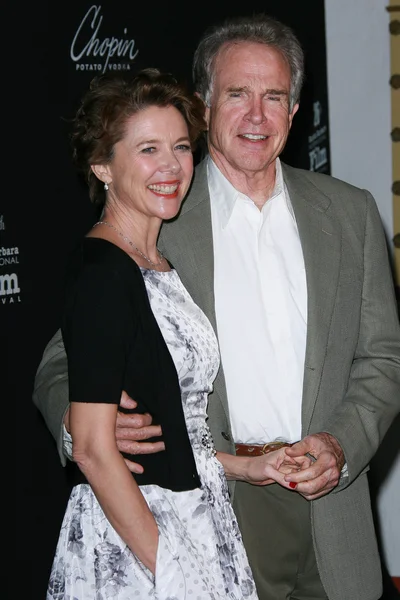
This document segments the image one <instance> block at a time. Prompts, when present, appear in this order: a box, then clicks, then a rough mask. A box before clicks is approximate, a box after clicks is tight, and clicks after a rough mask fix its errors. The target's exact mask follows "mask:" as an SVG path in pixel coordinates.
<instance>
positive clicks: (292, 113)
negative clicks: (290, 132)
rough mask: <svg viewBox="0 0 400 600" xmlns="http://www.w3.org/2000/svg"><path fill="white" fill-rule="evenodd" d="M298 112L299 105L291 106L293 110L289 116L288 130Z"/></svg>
mask: <svg viewBox="0 0 400 600" xmlns="http://www.w3.org/2000/svg"><path fill="white" fill-rule="evenodd" d="M298 110H299V104H298V103H297V104H295V105H294V106H293V110H292V112H291V113H290V114H289V128H290V127H291V126H292V121H293V117H294V115H295V114H296V113H297V111H298Z"/></svg>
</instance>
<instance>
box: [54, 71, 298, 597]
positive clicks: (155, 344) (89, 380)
mask: <svg viewBox="0 0 400 600" xmlns="http://www.w3.org/2000/svg"><path fill="white" fill-rule="evenodd" d="M203 130H205V124H204V121H203V107H202V103H201V102H200V101H199V100H198V99H196V98H193V97H192V96H190V95H189V94H187V93H186V91H185V90H184V88H183V87H182V86H181V85H179V84H178V83H177V82H176V81H175V79H173V78H172V77H171V76H170V75H167V74H162V73H160V72H159V71H157V70H155V69H147V70H144V71H142V72H140V73H138V74H137V75H136V76H135V77H133V78H132V77H127V76H124V77H122V76H121V75H117V76H115V75H113V76H102V77H99V78H95V79H94V80H93V81H92V83H91V86H90V89H89V90H88V92H87V93H86V94H85V95H84V97H83V100H82V103H81V106H80V108H79V110H78V112H77V114H76V117H75V119H74V130H73V135H72V142H73V152H74V158H75V162H76V164H77V167H78V169H79V170H80V171H81V172H83V173H84V174H85V176H86V180H87V182H88V185H89V194H90V198H91V199H92V200H93V201H99V200H100V201H103V203H104V206H103V212H102V216H101V219H100V221H98V222H97V223H95V225H94V226H93V228H92V229H91V231H89V233H88V234H87V236H86V237H85V239H84V240H83V242H82V244H81V246H80V247H79V248H78V250H77V251H76V252H75V253H74V255H73V256H72V258H71V262H70V266H69V270H68V283H67V292H66V301H65V310H64V316H63V322H62V333H63V338H64V343H65V347H66V352H67V356H68V376H69V393H70V403H71V409H70V429H71V434H72V438H73V441H74V443H73V459H74V466H75V473H74V477H75V479H74V487H73V489H72V492H71V496H70V498H69V501H68V505H67V508H66V512H65V516H64V520H63V524H62V528H61V532H60V537H59V541H58V545H57V550H56V554H55V558H54V562H53V567H52V571H51V576H50V581H49V586H48V593H47V599H48V600H50V599H53V600H60V599H61V598H68V599H70V598H74V600H90V599H96V600H100V599H101V600H106V599H109V598H118V599H119V600H123V599H128V598H129V599H130V600H132V599H134V598H160V599H161V598H162V599H163V600H166V599H168V598H171V599H172V598H175V599H181V598H182V599H183V598H188V597H192V598H196V599H202V600H209V599H219V598H221V599H222V598H224V599H225V598H231V599H234V600H239V599H242V598H250V599H256V598H257V595H256V590H255V585H254V581H253V578H252V575H251V571H250V568H249V565H248V562H247V557H246V553H245V550H244V547H243V544H242V540H241V536H240V533H239V530H238V527H237V522H236V519H235V516H234V513H233V510H232V508H231V504H230V501H229V497H228V492H227V484H226V476H225V471H224V467H225V469H226V471H227V473H228V474H229V477H231V478H239V479H244V480H247V481H250V482H252V483H254V484H257V485H262V484H265V483H267V482H269V481H270V479H271V478H273V479H274V480H276V481H277V482H278V483H280V484H281V485H284V486H285V487H289V484H288V483H286V482H285V481H284V479H283V477H284V472H287V471H288V470H291V469H297V468H299V467H300V466H301V463H300V462H299V463H295V462H294V461H293V460H291V461H288V459H286V456H285V451H284V449H281V450H278V451H275V452H273V453H271V454H268V455H265V456H261V457H257V458H247V457H233V456H229V455H224V454H223V453H216V452H215V450H214V447H213V443H212V440H211V436H210V434H209V430H208V428H207V425H206V407H207V396H208V393H209V392H210V391H211V389H212V382H213V380H214V378H215V376H216V373H217V370H218V367H219V354H218V345H217V340H216V337H215V334H214V332H213V329H212V327H211V325H210V323H209V322H208V320H207V318H206V317H205V315H204V314H203V313H202V311H201V310H200V309H199V308H198V307H197V306H196V305H195V304H194V302H193V301H192V299H191V298H190V296H189V294H188V292H187V291H186V289H185V288H184V286H183V284H182V282H181V281H180V279H179V276H178V274H177V273H176V271H175V270H174V269H173V267H172V266H171V265H170V263H169V262H168V260H167V259H166V258H165V257H164V256H163V255H162V254H161V253H160V251H159V250H158V249H157V245H156V242H157V237H158V234H159V230H160V226H161V224H162V222H163V220H164V219H171V218H173V217H175V216H176V215H177V214H178V212H179V209H180V206H181V202H182V200H183V198H184V196H185V194H186V192H187V190H188V188H189V185H190V181H191V178H192V174H193V156H192V150H193V147H194V143H195V142H196V140H197V139H198V137H199V135H200V134H201V132H202V131H203ZM104 195H105V198H104ZM122 390H125V391H126V392H127V393H128V394H129V395H130V396H131V397H132V398H135V400H136V401H137V403H138V406H137V409H136V410H137V411H139V412H150V413H151V414H152V416H153V421H154V422H155V423H159V424H161V425H162V431H163V441H164V443H165V452H159V453H157V454H152V455H142V456H140V457H136V458H135V460H136V461H138V460H141V464H142V466H143V467H144V470H143V473H142V474H137V475H132V473H131V472H130V471H129V470H128V467H127V466H126V464H125V461H124V456H123V455H122V454H121V453H120V452H119V451H118V449H117V446H116V441H115V422H116V416H117V409H118V404H119V400H120V397H121V392H122ZM125 458H128V456H127V455H125ZM130 458H132V457H130ZM304 460H305V461H307V460H308V459H304ZM289 462H291V464H290V465H289V464H288V463H289ZM278 469H280V471H279V470H278Z"/></svg>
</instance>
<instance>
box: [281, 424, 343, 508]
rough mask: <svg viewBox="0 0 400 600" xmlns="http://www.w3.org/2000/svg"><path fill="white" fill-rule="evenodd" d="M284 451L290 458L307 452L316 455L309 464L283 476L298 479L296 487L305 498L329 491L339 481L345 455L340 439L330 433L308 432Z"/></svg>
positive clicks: (315, 496) (313, 498) (310, 498)
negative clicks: (310, 433)
mask: <svg viewBox="0 0 400 600" xmlns="http://www.w3.org/2000/svg"><path fill="white" fill-rule="evenodd" d="M285 452H286V454H287V456H289V457H291V458H296V457H300V456H302V455H306V454H307V453H308V454H310V455H311V456H313V457H315V459H316V460H315V462H314V463H313V464H312V465H311V466H310V467H308V468H306V469H302V470H301V471H298V472H297V473H291V474H289V475H286V476H285V480H286V481H292V482H294V483H297V486H296V491H297V492H299V494H301V495H302V496H304V498H306V499H307V500H315V499H316V498H320V497H321V496H324V495H325V494H328V493H329V492H331V491H332V490H333V489H334V488H335V487H336V486H337V484H338V483H339V479H340V473H341V470H342V468H343V465H344V463H345V458H344V454H343V450H342V448H341V447H340V444H339V442H338V441H337V439H336V438H334V437H333V436H332V435H330V434H329V433H314V434H312V435H308V436H307V437H305V438H304V439H303V440H301V441H300V442H297V443H296V444H294V445H293V446H292V447H290V448H285Z"/></svg>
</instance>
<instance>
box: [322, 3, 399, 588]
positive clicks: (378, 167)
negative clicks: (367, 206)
mask: <svg viewBox="0 0 400 600" xmlns="http://www.w3.org/2000/svg"><path fill="white" fill-rule="evenodd" d="M387 4H388V2H387V1H386V0H351V1H349V0H325V12H326V36H327V68H328V102H329V126H330V147H331V173H332V175H333V176H335V177H338V178H340V179H343V180H345V181H348V182H349V183H352V184H354V185H357V186H359V187H362V188H366V189H368V190H369V191H370V192H371V193H372V194H373V196H374V197H375V199H376V201H377V204H378V207H379V210H380V213H381V216H382V220H383V223H384V226H385V230H386V233H387V236H388V238H389V239H392V238H393V204H392V192H391V185H392V148H391V138H390V132H391V130H392V123H391V100H390V91H391V90H390V86H389V79H390V76H391V71H390V34H389V30H388V25H389V13H388V12H387V10H386V6H387ZM378 510H379V520H380V526H381V533H382V538H383V544H384V553H385V559H386V566H387V569H388V571H389V574H390V575H391V576H392V577H399V576H400V454H399V455H398V457H397V460H396V461H395V463H394V465H393V466H392V467H391V469H390V472H389V475H388V476H387V477H386V479H385V481H384V484H383V485H382V487H381V489H380V493H379V497H378Z"/></svg>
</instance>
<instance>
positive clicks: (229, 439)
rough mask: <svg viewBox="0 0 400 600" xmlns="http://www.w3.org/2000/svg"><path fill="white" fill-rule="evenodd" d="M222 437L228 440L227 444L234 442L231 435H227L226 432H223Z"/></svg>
mask: <svg viewBox="0 0 400 600" xmlns="http://www.w3.org/2000/svg"><path fill="white" fill-rule="evenodd" d="M221 435H222V437H223V438H224V440H226V441H227V442H230V441H232V440H231V436H230V435H229V433H226V432H225V431H221Z"/></svg>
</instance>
